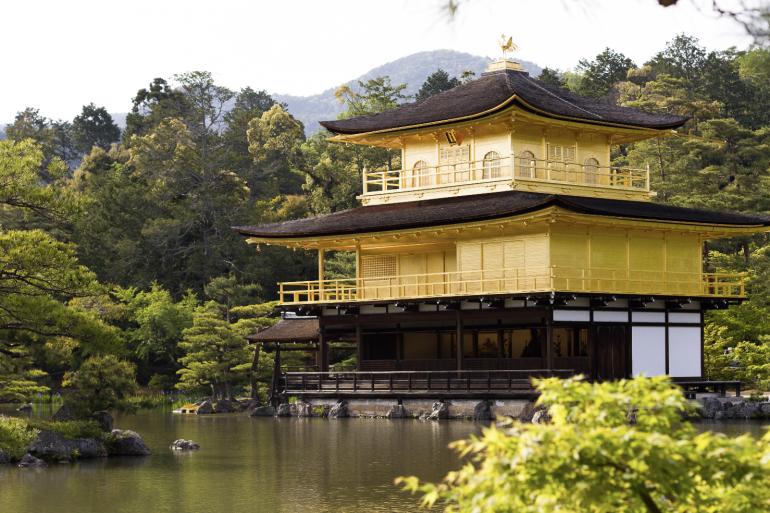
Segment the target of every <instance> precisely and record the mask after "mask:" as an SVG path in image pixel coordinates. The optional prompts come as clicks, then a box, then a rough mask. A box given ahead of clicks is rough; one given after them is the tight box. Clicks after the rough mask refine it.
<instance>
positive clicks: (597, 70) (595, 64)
mask: <svg viewBox="0 0 770 513" xmlns="http://www.w3.org/2000/svg"><path fill="white" fill-rule="evenodd" d="M633 67H634V61H632V60H631V59H629V58H628V57H626V56H625V55H623V54H622V53H619V52H616V51H615V50H612V49H610V48H605V50H604V51H603V52H602V53H600V54H599V55H597V56H596V57H595V58H594V60H592V61H589V60H586V59H582V60H581V61H580V62H579V63H578V66H577V70H578V72H579V73H581V74H582V75H583V79H582V81H581V83H580V91H579V92H580V93H581V94H583V95H585V96H593V97H596V98H599V97H603V96H607V95H609V93H610V91H612V87H613V86H614V85H615V83H616V82H619V81H621V80H625V78H626V75H627V74H628V70H630V69H631V68H633Z"/></svg>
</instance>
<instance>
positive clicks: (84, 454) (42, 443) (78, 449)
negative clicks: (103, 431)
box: [29, 431, 107, 461]
mask: <svg viewBox="0 0 770 513" xmlns="http://www.w3.org/2000/svg"><path fill="white" fill-rule="evenodd" d="M29 453H30V454H31V455H32V456H35V457H37V458H41V459H43V460H46V461H74V460H76V459H80V458H103V457H105V456H107V449H106V448H105V447H104V444H103V443H102V442H101V440H96V439H94V438H75V439H69V438H65V437H64V436H62V435H60V434H59V433H56V432H54V431H40V433H38V435H37V438H35V440H34V441H33V442H32V443H31V444H30V446H29Z"/></svg>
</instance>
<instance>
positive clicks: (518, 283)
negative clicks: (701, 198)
mask: <svg viewBox="0 0 770 513" xmlns="http://www.w3.org/2000/svg"><path fill="white" fill-rule="evenodd" d="M744 282H745V274H744V273H692V272H669V271H628V270H615V269H598V268H592V269H576V268H568V267H558V266H552V267H542V268H536V269H522V268H516V269H494V270H484V271H462V272H461V271H455V272H444V273H429V274H412V275H403V276H387V277H376V278H344V279H336V280H322V281H317V280H316V281H297V282H284V283H280V284H279V293H280V301H281V303H283V304H303V303H344V302H355V301H377V300H398V299H419V298H433V297H442V296H468V295H479V294H509V293H524V292H550V291H560V292H582V293H609V294H658V295H674V296H677V295H684V296H696V297H719V298H741V297H744V296H745V288H744Z"/></svg>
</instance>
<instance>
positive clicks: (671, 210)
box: [233, 191, 770, 239]
mask: <svg viewBox="0 0 770 513" xmlns="http://www.w3.org/2000/svg"><path fill="white" fill-rule="evenodd" d="M550 206H559V207H562V208H565V209H567V210H570V211H572V212H577V213H583V214H592V215H597V216H612V217H625V218H632V219H643V220H651V221H673V222H685V223H697V224H720V225H733V226H770V218H768V217H764V216H761V217H760V216H748V215H742V214H734V213H729V212H713V211H709V210H698V209H693V208H683V207H675V206H671V205H661V204H659V203H650V202H642V201H627V200H613V199H604V198H590V197H581V196H562V195H555V194H542V193H535V192H521V191H505V192H492V193H485V194H476V195H472V196H454V197H450V198H437V199H430V200H424V201H410V202H404V203H386V204H381V205H370V206H365V207H358V208H353V209H350V210H342V211H340V212H334V213H332V214H327V215H322V216H318V217H311V218H307V219H299V220H296V221H283V222H280V223H271V224H264V225H261V226H236V227H233V229H234V230H235V231H236V232H238V233H240V234H242V235H247V236H254V237H262V238H275V239H280V238H289V237H316V236H325V235H326V236H333V235H350V234H356V233H367V232H380V231H387V230H397V229H407V228H421V227H429V226H441V225H448V224H455V223H462V222H471V221H483V220H488V219H497V218H503V217H510V216H514V215H518V214H524V213H527V212H533V211H536V210H541V209H544V208H547V207H550Z"/></svg>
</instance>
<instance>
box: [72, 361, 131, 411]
mask: <svg viewBox="0 0 770 513" xmlns="http://www.w3.org/2000/svg"><path fill="white" fill-rule="evenodd" d="M63 385H64V388H65V390H66V391H67V394H66V395H65V403H66V404H68V405H69V406H70V407H71V408H72V410H73V411H74V412H76V414H78V415H79V416H81V417H88V416H89V415H90V414H92V413H93V412H95V411H100V410H112V409H118V410H120V409H125V408H127V407H128V403H127V401H126V400H127V398H128V397H129V396H130V395H131V394H133V393H134V392H135V391H136V389H137V385H136V378H135V369H134V365H133V364H132V363H130V362H127V361H125V360H120V359H119V358H118V357H116V356H114V355H105V356H92V357H90V358H88V359H87V360H86V361H84V362H83V364H82V365H81V366H80V368H78V370H76V371H74V372H68V373H67V374H66V375H65V376H64V381H63Z"/></svg>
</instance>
